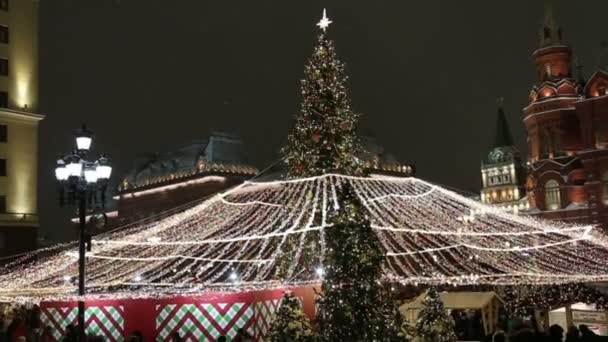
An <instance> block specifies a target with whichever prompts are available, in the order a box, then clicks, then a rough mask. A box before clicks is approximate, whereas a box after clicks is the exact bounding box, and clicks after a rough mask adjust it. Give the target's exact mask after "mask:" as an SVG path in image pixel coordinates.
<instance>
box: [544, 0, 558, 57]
mask: <svg viewBox="0 0 608 342" xmlns="http://www.w3.org/2000/svg"><path fill="white" fill-rule="evenodd" d="M557 45H562V29H561V27H559V25H558V24H557V20H556V19H555V10H554V8H553V1H552V0H545V20H544V22H543V27H542V29H541V30H540V47H541V48H543V47H547V46H557Z"/></svg>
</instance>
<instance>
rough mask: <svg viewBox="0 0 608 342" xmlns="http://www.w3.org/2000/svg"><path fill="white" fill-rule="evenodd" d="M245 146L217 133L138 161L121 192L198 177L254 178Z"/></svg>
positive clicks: (125, 179) (254, 171)
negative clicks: (226, 174)
mask: <svg viewBox="0 0 608 342" xmlns="http://www.w3.org/2000/svg"><path fill="white" fill-rule="evenodd" d="M242 145H243V142H242V141H241V139H240V138H239V137H238V136H236V135H232V134H227V133H219V132H214V133H212V134H211V135H210V136H209V138H208V139H207V140H203V141H195V142H193V143H191V144H190V145H187V146H183V147H181V148H179V149H177V150H174V151H170V152H164V153H153V154H150V155H148V156H145V157H142V158H139V159H138V160H136V162H135V166H134V167H133V168H132V169H131V170H130V171H129V172H127V173H126V175H125V177H124V178H123V180H122V182H121V184H120V185H119V191H124V190H131V189H134V188H140V187H144V186H150V185H153V184H159V183H164V182H166V181H170V180H172V179H175V178H183V177H189V176H193V175H195V174H197V173H225V172H229V173H236V174H255V173H256V172H257V170H256V169H255V168H254V167H252V166H250V165H248V164H247V163H246V160H245V158H244V153H243V146H242Z"/></svg>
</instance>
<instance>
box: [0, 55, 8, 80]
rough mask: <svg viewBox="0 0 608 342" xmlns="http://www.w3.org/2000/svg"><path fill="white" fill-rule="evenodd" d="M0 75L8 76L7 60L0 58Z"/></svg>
mask: <svg viewBox="0 0 608 342" xmlns="http://www.w3.org/2000/svg"><path fill="white" fill-rule="evenodd" d="M0 75H3V76H8V59H6V58H0Z"/></svg>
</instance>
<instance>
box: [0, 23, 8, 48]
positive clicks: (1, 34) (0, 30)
mask: <svg viewBox="0 0 608 342" xmlns="http://www.w3.org/2000/svg"><path fill="white" fill-rule="evenodd" d="M0 43H4V44H8V26H2V25H0Z"/></svg>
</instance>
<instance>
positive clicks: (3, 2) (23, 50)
mask: <svg viewBox="0 0 608 342" xmlns="http://www.w3.org/2000/svg"><path fill="white" fill-rule="evenodd" d="M42 119H43V116H42V115H40V114H39V113H38V1H35V0H19V1H10V2H9V1H8V0H0V256H5V255H11V254H15V253H19V252H22V251H25V250H30V249H33V248H35V247H36V240H37V230H38V214H37V212H38V210H37V201H38V199H37V191H38V190H37V168H38V165H37V161H38V124H39V122H40V120H42Z"/></svg>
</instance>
